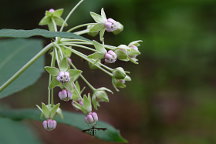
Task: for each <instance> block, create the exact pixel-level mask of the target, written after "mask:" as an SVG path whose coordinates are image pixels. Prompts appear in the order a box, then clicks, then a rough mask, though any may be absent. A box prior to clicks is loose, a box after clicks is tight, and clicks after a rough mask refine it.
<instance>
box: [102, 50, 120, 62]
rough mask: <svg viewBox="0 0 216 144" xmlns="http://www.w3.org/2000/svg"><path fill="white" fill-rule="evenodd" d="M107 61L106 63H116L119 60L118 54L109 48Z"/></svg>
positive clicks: (105, 56) (106, 55) (106, 56)
mask: <svg viewBox="0 0 216 144" xmlns="http://www.w3.org/2000/svg"><path fill="white" fill-rule="evenodd" d="M104 58H105V62H106V63H114V62H115V61H116V60H117V55H116V53H115V52H114V51H112V50H109V51H108V52H107V53H106V54H105V55H104Z"/></svg>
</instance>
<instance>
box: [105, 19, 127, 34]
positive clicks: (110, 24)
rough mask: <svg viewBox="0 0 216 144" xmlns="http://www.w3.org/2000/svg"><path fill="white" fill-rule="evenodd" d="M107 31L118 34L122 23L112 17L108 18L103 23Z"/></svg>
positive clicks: (121, 28)
mask: <svg viewBox="0 0 216 144" xmlns="http://www.w3.org/2000/svg"><path fill="white" fill-rule="evenodd" d="M104 26H105V28H106V31H107V32H113V33H114V34H118V33H120V32H121V31H122V30H123V25H122V24H121V23H119V22H117V21H115V20H114V19H112V18H108V19H107V20H106V22H105V23H104Z"/></svg>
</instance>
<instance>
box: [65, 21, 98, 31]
mask: <svg viewBox="0 0 216 144" xmlns="http://www.w3.org/2000/svg"><path fill="white" fill-rule="evenodd" d="M93 24H95V23H87V24H82V25H78V26H75V27H72V28H71V29H69V30H68V31H67V32H72V31H74V30H76V29H78V28H81V27H85V26H89V25H93Z"/></svg>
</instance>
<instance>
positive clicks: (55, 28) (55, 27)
mask: <svg viewBox="0 0 216 144" xmlns="http://www.w3.org/2000/svg"><path fill="white" fill-rule="evenodd" d="M52 23H53V26H54V30H55V32H57V31H58V30H57V26H56V23H55V21H54V19H53V18H52Z"/></svg>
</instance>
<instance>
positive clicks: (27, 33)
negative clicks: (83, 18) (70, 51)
mask: <svg viewBox="0 0 216 144" xmlns="http://www.w3.org/2000/svg"><path fill="white" fill-rule="evenodd" d="M33 36H42V37H46V38H55V37H61V38H74V39H82V40H88V39H86V38H84V37H82V36H79V35H76V34H73V33H69V32H51V31H48V30H45V29H33V30H16V29H0V37H11V38H29V37H33Z"/></svg>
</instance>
